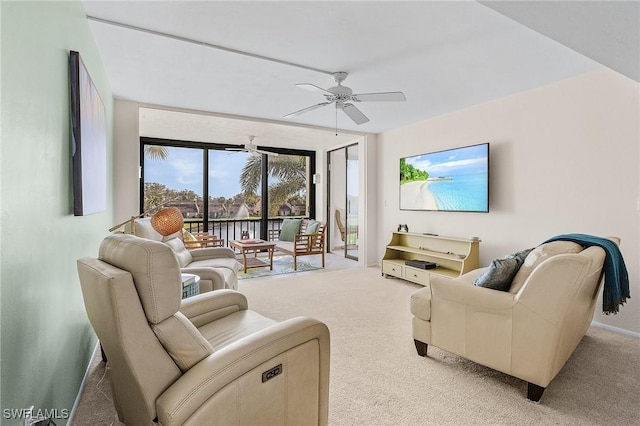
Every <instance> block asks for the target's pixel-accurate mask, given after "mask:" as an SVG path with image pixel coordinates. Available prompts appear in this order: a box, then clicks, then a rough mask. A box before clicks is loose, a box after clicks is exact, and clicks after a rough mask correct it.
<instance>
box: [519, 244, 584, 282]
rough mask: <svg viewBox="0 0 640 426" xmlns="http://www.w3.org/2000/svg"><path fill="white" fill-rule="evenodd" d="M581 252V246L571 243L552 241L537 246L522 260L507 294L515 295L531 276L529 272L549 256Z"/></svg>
mask: <svg viewBox="0 0 640 426" xmlns="http://www.w3.org/2000/svg"><path fill="white" fill-rule="evenodd" d="M581 251H582V246H581V245H580V244H577V243H574V242H571V241H552V242H550V243H546V244H541V245H539V246H538V247H536V248H535V249H533V250H532V251H531V252H530V253H529V254H528V255H527V257H526V258H525V259H524V262H523V263H522V266H521V267H520V269H519V270H518V272H517V273H516V275H515V276H514V277H513V281H512V282H511V288H510V289H509V293H517V292H518V291H519V290H520V288H521V287H522V285H523V284H524V282H525V281H526V280H527V278H528V277H529V275H531V272H533V270H534V269H535V268H536V267H537V266H538V265H539V264H541V263H542V262H544V261H545V260H547V259H548V258H550V257H551V256H555V255H557V254H562V253H580V252H581Z"/></svg>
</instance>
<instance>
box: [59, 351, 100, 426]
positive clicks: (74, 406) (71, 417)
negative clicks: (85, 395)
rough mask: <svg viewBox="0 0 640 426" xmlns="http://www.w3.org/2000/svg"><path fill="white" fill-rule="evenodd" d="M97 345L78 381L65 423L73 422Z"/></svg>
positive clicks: (70, 423)
mask: <svg viewBox="0 0 640 426" xmlns="http://www.w3.org/2000/svg"><path fill="white" fill-rule="evenodd" d="M98 346H100V342H98V343H96V346H95V348H93V352H92V354H91V357H90V358H89V364H87V369H86V370H85V372H84V377H83V378H82V382H81V383H80V389H78V395H76V400H75V401H73V407H71V411H70V412H69V418H68V419H67V424H68V425H72V424H73V418H74V417H75V414H76V410H77V409H78V404H80V398H81V397H82V392H84V388H85V386H86V385H87V380H88V379H89V371H90V370H91V365H92V364H93V357H94V356H96V353H97V351H98Z"/></svg>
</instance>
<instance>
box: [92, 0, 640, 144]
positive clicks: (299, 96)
mask: <svg viewBox="0 0 640 426" xmlns="http://www.w3.org/2000/svg"><path fill="white" fill-rule="evenodd" d="M535 3H546V6H545V8H544V9H536V5H535ZM552 3H564V2H483V3H482V4H481V3H478V2H474V1H412V2H398V1H393V2H392V1H374V2H361V1H339V2H328V1H302V2H289V1H268V2H246V1H226V2H225V1H208V2H207V1H195V2H191V1H162V2H160V1H137V2H133V1H125V2H118V1H91V0H85V2H84V6H85V10H86V13H87V15H89V16H92V17H97V18H100V19H104V20H110V21H116V22H119V23H122V24H126V25H131V26H136V27H140V28H144V29H147V30H150V31H153V32H162V33H167V34H171V35H174V36H179V37H184V38H187V39H191V40H197V41H201V42H205V43H209V44H213V45H218V46H223V47H226V48H230V49H235V50H239V51H244V52H248V53H251V54H254V55H260V56H266V57H271V58H274V59H278V60H281V61H288V62H293V63H296V64H300V65H303V66H306V67H312V68H318V69H322V70H326V71H329V72H335V71H346V72H348V73H349V77H348V78H347V79H346V81H345V83H344V85H346V86H349V87H351V88H352V89H353V90H354V92H355V93H367V92H378V91H380V92H382V91H402V92H404V93H405V95H406V97H407V101H406V102H393V103H373V102H371V103H364V102H363V103H360V104H358V105H357V106H358V108H360V110H361V111H362V112H364V113H365V114H366V115H367V116H368V117H369V118H370V120H371V121H370V122H368V123H365V124H363V125H360V126H357V125H355V124H354V123H353V122H352V121H351V120H350V119H349V118H348V117H347V116H346V115H344V114H343V113H342V112H340V114H339V115H338V116H337V122H336V110H335V108H332V107H331V106H329V107H324V108H320V109H317V110H314V111H311V112H309V113H306V114H303V115H300V116H298V117H296V118H295V119H284V118H283V116H284V115H286V114H288V113H290V112H292V111H296V110H298V109H301V108H304V107H307V106H311V105H313V104H316V103H319V102H322V101H324V98H323V96H322V95H321V94H319V93H314V92H309V91H305V90H302V89H300V88H297V87H295V86H294V84H295V83H312V84H315V85H317V86H320V87H323V88H328V87H330V86H333V85H335V83H334V81H333V79H332V77H331V76H330V75H328V74H324V73H321V72H316V71H310V70H307V69H301V68H298V67H295V66H290V65H286V64H281V63H274V62H270V61H266V60H263V59H258V58H255V57H248V56H244V55H240V54H237V53H231V52H228V51H223V50H217V49H212V48H210V47H206V46H204V45H201V44H194V43H189V42H185V41H180V40H176V39H175V38H168V37H162V36H159V35H157V34H152V33H149V32H143V31H137V30H133V29H130V28H125V27H122V26H117V25H112V24H107V23H104V22H99V21H96V20H92V19H90V20H89V24H90V27H91V30H92V31H93V34H94V37H95V39H96V43H97V45H98V48H99V50H100V53H101V56H102V60H103V62H104V65H105V67H106V70H107V74H108V76H109V79H110V83H111V87H112V90H113V93H114V96H115V97H117V98H122V99H128V100H134V101H137V102H140V103H142V104H148V105H161V106H165V107H169V108H177V109H186V110H196V111H206V112H210V113H216V114H224V115H232V116H242V117H253V118H258V119H260V120H259V121H258V123H267V122H269V121H276V122H282V123H285V124H290V123H300V124H304V125H306V126H319V127H324V128H329V129H333V128H334V127H335V126H336V124H337V127H338V128H339V129H340V130H341V131H340V133H341V134H342V133H343V131H352V132H361V133H379V132H383V131H386V130H389V129H393V128H397V127H400V126H403V125H407V124H410V123H413V122H417V121H420V120H423V119H425V118H429V117H434V116H438V115H442V114H446V113H449V112H452V111H456V110H460V109H463V108H466V107H469V106H471V105H475V104H479V103H482V102H486V101H489V100H492V99H498V98H501V97H504V96H508V95H510V94H513V93H517V92H521V91H525V90H528V89H532V88H535V87H539V86H542V85H545V84H549V83H552V82H555V81H558V80H561V79H565V78H569V77H572V76H575V75H578V74H581V73H585V72H589V71H592V70H595V69H598V68H601V67H602V65H601V63H605V64H607V65H608V66H610V67H612V68H614V69H616V68H617V67H618V66H619V63H620V61H619V58H620V57H621V56H622V57H626V58H627V62H629V63H631V62H633V61H634V60H637V58H638V50H640V49H639V48H638V46H637V40H638V39H637V38H636V39H634V38H633V37H636V36H637V33H638V22H637V21H639V20H640V12H638V11H640V8H639V7H636V6H638V4H640V3H638V2H628V3H629V4H630V7H626V8H625V7H620V6H619V5H618V7H617V8H612V10H613V12H611V13H609V14H607V15H606V19H601V20H598V15H602V14H603V10H608V9H606V7H607V6H606V4H605V3H610V2H602V3H603V4H602V5H600V6H601V7H599V8H593V7H591V8H590V7H588V6H586V7H584V8H580V7H579V6H580V5H579V4H578V3H593V2H571V3H575V4H574V5H573V6H572V7H573V9H571V8H567V7H563V8H561V10H562V12H563V13H560V14H557V15H555V14H553V9H551V8H550V6H549V4H552ZM596 3H601V2H596ZM615 3H620V2H615ZM519 4H521V6H518V5H519ZM494 9H495V10H494ZM571 10H579V11H580V13H577V12H576V13H573V14H572V12H571ZM541 11H543V12H541ZM634 14H635V15H634ZM505 15H509V16H514V19H518V20H521V21H523V22H525V21H526V22H525V25H526V26H525V25H523V24H520V23H518V22H516V21H515V20H514V19H511V18H508V17H507V16H505ZM568 15H570V16H573V17H575V20H579V21H580V20H581V21H585V17H588V18H589V19H591V20H592V21H591V23H590V24H589V25H590V27H589V28H595V27H594V25H593V22H600V21H602V22H600V23H601V24H602V25H600V27H598V28H597V29H598V31H597V33H596V34H597V39H598V40H599V42H598V46H595V50H597V51H600V52H602V51H604V52H605V54H604V56H607V55H606V52H610V53H611V52H613V53H615V54H614V55H613V56H615V57H618V62H615V61H608V60H607V58H606V57H605V58H603V55H600V56H598V55H597V54H594V53H593V52H588V51H582V53H577V51H576V50H579V49H578V48H577V47H576V45H579V44H580V40H581V39H584V40H587V41H589V40H591V39H592V38H593V36H590V37H581V36H580V35H579V34H578V35H576V34H573V33H571V31H569V33H570V34H567V32H566V31H565V32H564V33H563V32H562V31H560V32H558V31H556V32H555V33H554V31H552V29H553V28H556V27H558V26H562V19H564V18H566V17H567V16H568ZM594 15H595V18H594ZM622 15H624V16H625V18H624V19H623V18H620V16H622ZM629 15H630V16H631V18H632V19H631V20H629V19H628V16H629ZM527 17H529V18H530V19H529V20H528V21H527V20H526V19H525V18H527ZM634 17H638V18H639V19H638V20H634V19H633V18H634ZM617 18H620V19H617ZM594 19H595V21H593V20H594ZM542 24H544V25H542ZM611 27H614V30H611ZM531 28H534V29H536V30H539V31H542V32H543V33H545V34H547V35H546V36H545V35H542V34H541V33H539V32H537V31H534V30H533V29H531ZM550 28H551V29H550ZM569 28H576V27H569ZM602 28H604V29H605V30H611V31H613V32H611V31H609V32H607V31H602ZM625 32H626V33H631V34H629V37H630V38H629V39H628V40H627V38H625V39H624V41H621V40H620V39H619V37H620V33H622V34H623V35H624V34H625ZM634 34H635V35H634ZM568 36H569V37H568ZM549 37H556V38H559V39H562V38H563V37H564V39H567V38H569V39H571V40H570V41H568V42H567V44H569V45H571V46H572V48H569V47H566V46H565V45H563V44H560V43H558V42H556V41H554V40H553V39H551V38H549ZM634 42H635V43H636V44H635V45H634V44H633V43H634ZM587 44H589V45H592V44H594V43H592V42H591V43H587ZM612 46H615V49H613V48H612ZM574 49H575V50H574ZM592 50H594V49H592ZM621 52H622V53H621ZM585 55H589V56H592V57H594V58H595V59H596V60H597V61H600V63H599V62H596V60H592V59H590V58H588V57H587V56H585ZM623 68H624V67H623ZM629 69H631V71H628V70H629ZM619 72H622V73H626V74H629V72H631V73H632V74H633V72H634V71H633V67H628V66H627V68H625V69H624V70H622V68H620V69H619ZM635 72H636V73H637V69H636V71H635ZM636 79H637V76H636ZM149 115H150V116H153V117H156V120H157V121H156V122H155V123H147V124H146V126H148V127H150V128H155V127H154V126H155V125H160V124H162V123H164V125H165V126H166V127H170V128H176V127H180V126H182V127H185V128H189V125H188V124H186V123H183V125H179V124H178V125H175V126H167V125H166V123H167V122H168V120H174V119H176V120H179V119H180V118H179V117H183V118H184V117H186V116H187V115H188V114H177V115H176V116H175V117H173V116H172V117H169V115H171V114H170V113H169V112H166V111H163V112H159V113H157V114H149ZM207 117H209V118H210V119H213V118H212V117H214V115H212V114H208V115H207ZM231 123H232V124H231ZM143 125H145V124H143V123H142V122H141V126H143ZM243 125H246V126H250V125H251V122H250V121H247V120H232V121H230V122H229V127H230V128H233V129H234V130H233V132H231V133H229V134H226V133H225V128H226V126H225V124H224V120H218V121H216V122H215V123H213V122H209V124H207V125H204V126H205V128H206V129H215V132H216V135H217V136H216V137H213V136H212V137H211V138H209V137H206V138H205V139H207V140H211V141H216V140H217V139H225V140H221V142H225V143H243V142H244V141H243V140H239V141H235V140H231V139H236V138H238V137H239V135H240V134H244V135H248V134H256V135H257V136H258V137H260V136H261V135H260V131H261V129H260V127H259V126H258V128H256V127H255V126H256V124H255V123H253V124H252V125H253V126H254V128H253V129H251V130H250V129H248V128H247V129H244V128H242V126H243ZM265 125H266V124H265ZM238 126H240V127H238ZM271 126H273V124H271ZM276 127H278V128H281V129H290V128H289V127H287V126H276ZM208 131H209V130H207V132H208ZM271 131H273V129H272V130H271ZM271 131H270V132H271ZM276 133H277V132H276ZM331 134H332V135H334V134H335V132H333V133H331ZM154 136H159V135H154ZM159 137H160V136H159ZM245 137H246V136H245ZM296 137H299V136H296ZM334 137H335V136H334ZM271 138H272V137H271V136H270V137H268V138H266V137H263V138H262V142H263V143H261V141H260V140H258V139H257V140H256V142H258V144H259V145H260V144H264V145H276V146H278V145H280V146H284V145H282V144H281V143H278V141H277V140H276V139H273V140H271ZM347 138H352V136H349V135H347ZM214 139H215V140H214ZM265 142H266V143H265ZM334 142H335V140H334Z"/></svg>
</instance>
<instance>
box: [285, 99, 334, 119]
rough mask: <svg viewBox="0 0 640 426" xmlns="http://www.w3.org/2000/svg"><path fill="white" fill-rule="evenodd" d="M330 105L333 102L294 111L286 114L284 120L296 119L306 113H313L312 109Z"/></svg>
mask: <svg viewBox="0 0 640 426" xmlns="http://www.w3.org/2000/svg"><path fill="white" fill-rule="evenodd" d="M331 103H333V102H322V103H319V104H316V105H312V106H310V107H307V108H303V109H301V110H299V111H294V112H292V113H291V114H287V115H285V116H284V118H292V117H297V116H298V115H300V114H304V113H305V112H308V111H313V110H314V109H317V108H320V107H323V106H326V105H329V104H331Z"/></svg>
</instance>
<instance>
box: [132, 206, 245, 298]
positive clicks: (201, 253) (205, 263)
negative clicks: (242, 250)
mask: <svg viewBox="0 0 640 426" xmlns="http://www.w3.org/2000/svg"><path fill="white" fill-rule="evenodd" d="M133 234H135V235H137V236H138V237H142V238H147V239H149V240H154V241H161V242H163V243H164V244H166V245H168V246H169V247H171V250H173V252H174V253H175V254H176V257H177V258H178V263H179V264H180V268H182V272H184V273H187V274H194V275H197V276H199V277H200V293H205V292H207V291H212V290H220V289H224V288H229V289H232V290H236V289H237V288H238V270H239V267H240V264H239V263H238V261H237V260H236V256H235V253H234V252H233V250H231V249H230V248H226V247H204V248H197V249H193V250H187V248H186V247H185V246H184V243H183V242H182V240H181V239H180V238H179V237H178V234H172V235H169V236H167V237H163V236H162V235H161V234H159V233H158V232H157V231H156V230H155V229H153V226H151V218H148V217H145V218H138V219H136V220H135V226H134V232H133Z"/></svg>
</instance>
